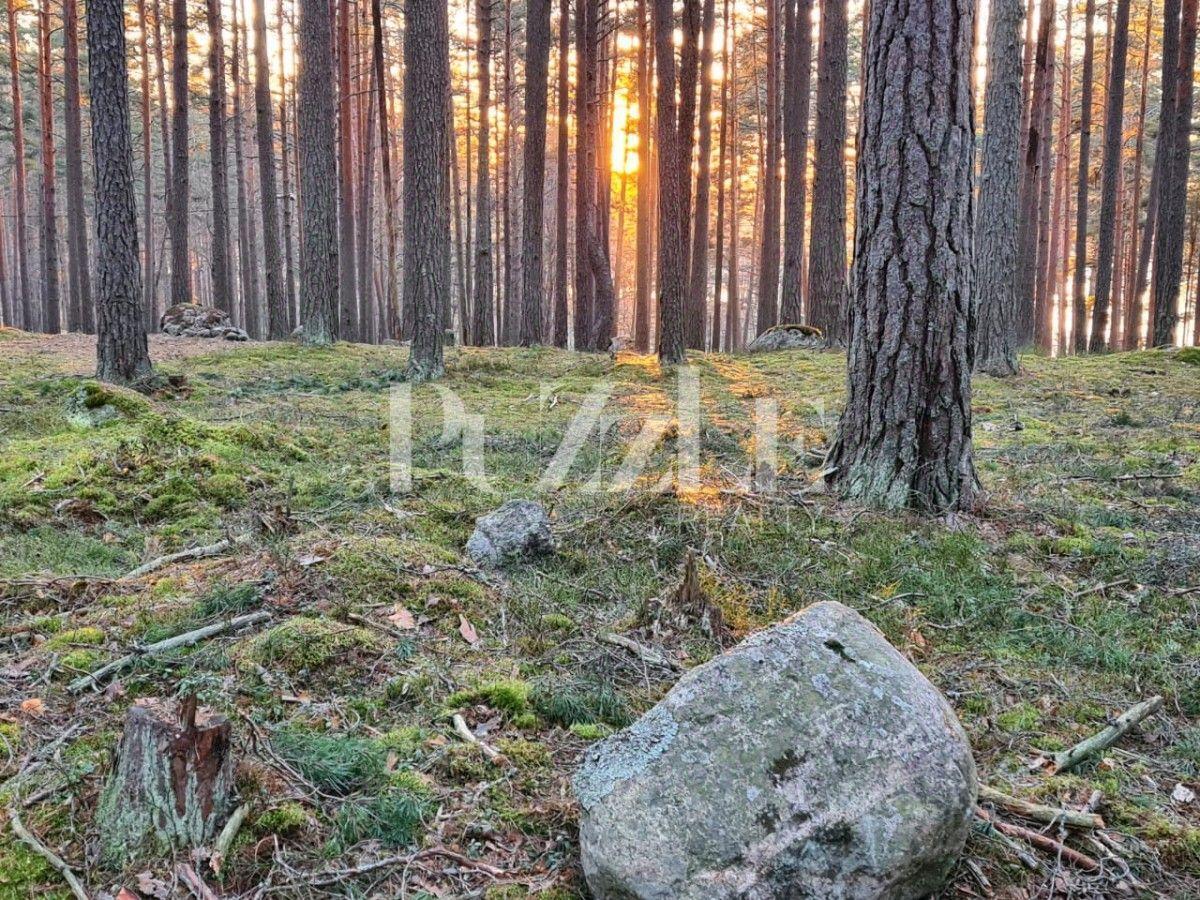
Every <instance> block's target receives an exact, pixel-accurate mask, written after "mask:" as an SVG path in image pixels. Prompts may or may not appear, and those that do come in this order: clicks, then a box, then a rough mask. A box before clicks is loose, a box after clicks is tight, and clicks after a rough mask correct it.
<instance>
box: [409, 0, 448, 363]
mask: <svg viewBox="0 0 1200 900" xmlns="http://www.w3.org/2000/svg"><path fill="white" fill-rule="evenodd" d="M404 24H405V29H404V303H405V305H406V306H408V308H409V309H410V310H411V311H412V322H413V334H412V354H411V356H410V358H409V364H408V375H409V378H410V379H411V380H412V381H429V380H431V379H435V378H440V377H441V375H442V371H443V363H442V326H443V302H444V300H445V297H446V292H447V291H448V290H449V289H450V185H449V178H448V173H449V167H450V136H449V134H448V124H449V118H450V117H449V111H448V109H447V104H448V103H449V102H450V35H449V24H448V21H447V10H446V4H445V3H444V2H442V0H408V2H407V3H406V4H405V6H404Z"/></svg>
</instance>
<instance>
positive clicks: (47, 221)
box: [38, 0, 63, 334]
mask: <svg viewBox="0 0 1200 900" xmlns="http://www.w3.org/2000/svg"><path fill="white" fill-rule="evenodd" d="M51 30H52V29H51V28H50V3H49V2H48V0H42V4H41V8H40V9H39V10H38V103H39V108H40V111H41V131H42V147H41V150H42V153H41V156H42V158H41V163H42V326H43V327H42V330H43V331H45V332H46V333H47V334H58V333H59V332H60V331H62V325H63V321H62V297H61V294H60V286H59V271H58V203H57V200H56V184H55V183H56V181H57V179H58V175H57V168H56V167H55V162H54V157H55V152H54V96H53V83H54V82H53V79H52V78H51V72H50V33H51Z"/></svg>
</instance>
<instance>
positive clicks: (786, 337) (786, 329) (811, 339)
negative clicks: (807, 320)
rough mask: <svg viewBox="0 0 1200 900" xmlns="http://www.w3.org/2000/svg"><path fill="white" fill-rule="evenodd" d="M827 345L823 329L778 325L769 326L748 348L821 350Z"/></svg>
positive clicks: (751, 351) (759, 349)
mask: <svg viewBox="0 0 1200 900" xmlns="http://www.w3.org/2000/svg"><path fill="white" fill-rule="evenodd" d="M824 346H825V338H824V337H823V336H822V334H821V329H819V328H813V327H812V326H811V325H776V326H775V327H774V328H768V329H767V330H766V331H764V332H763V333H762V334H760V335H759V336H758V337H756V338H755V339H754V340H752V341H751V342H750V343H749V345H748V346H747V347H746V349H747V350H748V351H749V352H750V353H770V352H772V351H775V350H820V349H821V348H822V347H824Z"/></svg>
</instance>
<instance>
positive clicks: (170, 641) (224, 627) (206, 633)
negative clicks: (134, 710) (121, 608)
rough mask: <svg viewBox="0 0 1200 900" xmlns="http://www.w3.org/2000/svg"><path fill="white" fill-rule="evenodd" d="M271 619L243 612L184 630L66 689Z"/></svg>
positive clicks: (77, 688) (75, 690)
mask: <svg viewBox="0 0 1200 900" xmlns="http://www.w3.org/2000/svg"><path fill="white" fill-rule="evenodd" d="M269 618H271V614H270V613H269V612H267V611H266V610H259V611H258V612H252V613H247V614H246V615H244V616H238V617H237V618H235V619H227V620H226V621H224V622H214V623H213V624H212V625H205V626H204V627H203V628H197V629H196V630H194V631H187V632H184V633H183V634H177V635H175V637H169V638H165V639H164V640H161V641H157V642H155V643H153V644H147V645H146V646H145V647H142V648H140V649H139V650H138V651H136V652H134V653H129V654H127V655H125V656H122V657H121V658H120V659H115V660H113V661H112V662H110V663H108V664H107V665H104V666H101V667H100V668H99V669H97V670H96V671H94V672H89V673H88V674H87V675H81V676H80V677H79V678H76V679H75V680H74V681H72V682H71V683H70V684H69V685H67V690H68V691H70V692H71V693H72V694H78V693H79V692H80V691H83V690H84V689H85V688H88V687H93V686H99V685H100V684H101V683H102V682H103V681H105V680H107V679H108V678H110V677H111V676H113V675H115V674H116V673H117V672H120V671H122V670H124V669H127V668H128V667H129V666H132V665H133V664H134V663H135V662H136V661H137V660H138V658H139V657H142V656H155V655H157V654H159V653H165V652H166V651H168V650H175V649H177V648H179V647H190V646H191V645H192V644H198V643H200V641H203V640H207V639H208V638H210V637H216V636H217V635H219V634H226V633H228V632H230V631H237V630H238V629H240V628H245V627H246V626H247V625H257V624H258V623H259V622H265V621H266V620H267V619H269Z"/></svg>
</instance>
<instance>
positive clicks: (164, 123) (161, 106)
mask: <svg viewBox="0 0 1200 900" xmlns="http://www.w3.org/2000/svg"><path fill="white" fill-rule="evenodd" d="M163 2H164V0H154V60H155V69H154V71H155V81H156V89H157V93H158V123H159V132H160V136H161V139H162V140H161V143H162V164H163V208H164V213H165V218H166V227H165V232H164V236H163V240H162V241H161V242H160V244H159V246H160V249H165V248H166V243H167V241H169V240H170V233H171V222H172V221H173V219H174V208H175V201H174V199H173V198H174V193H175V176H174V173H172V171H171V159H172V151H171V122H170V109H171V106H170V103H169V102H168V98H167V64H166V50H165V47H166V41H165V40H164V39H163ZM162 256H163V258H162V259H161V260H160V262H159V264H158V265H157V266H156V267H155V280H154V290H153V296H154V303H153V306H152V307H150V308H147V310H146V316H147V320H146V329H147V331H151V332H152V331H156V330H157V329H158V327H159V323H160V316H161V315H162V313H163V312H164V310H165V306H166V304H165V303H164V301H163V298H162V296H161V294H160V293H159V291H158V289H157V288H158V275H159V273H161V272H162V271H163V270H164V269H165V268H166V254H165V253H164V254H162ZM167 290H168V291H169V290H170V284H169V283H168V284H167ZM230 312H232V310H231V311H230Z"/></svg>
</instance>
